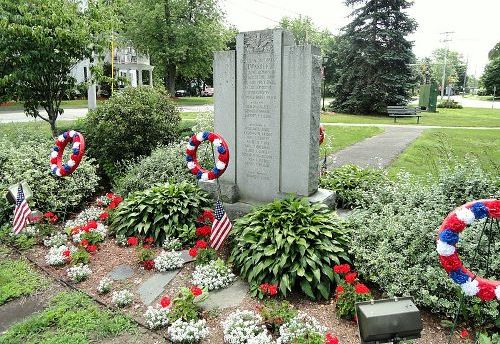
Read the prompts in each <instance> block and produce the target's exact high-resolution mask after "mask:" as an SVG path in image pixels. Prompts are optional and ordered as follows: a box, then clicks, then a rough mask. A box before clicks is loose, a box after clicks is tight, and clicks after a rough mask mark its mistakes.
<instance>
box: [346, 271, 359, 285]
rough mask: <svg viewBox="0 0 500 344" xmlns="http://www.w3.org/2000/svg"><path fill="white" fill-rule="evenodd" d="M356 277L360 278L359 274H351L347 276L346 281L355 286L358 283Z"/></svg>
mask: <svg viewBox="0 0 500 344" xmlns="http://www.w3.org/2000/svg"><path fill="white" fill-rule="evenodd" d="M356 277H358V273H357V272H349V273H348V274H347V275H345V281H346V282H347V283H349V284H353V283H354V282H355V281H356Z"/></svg>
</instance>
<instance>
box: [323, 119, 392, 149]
mask: <svg viewBox="0 0 500 344" xmlns="http://www.w3.org/2000/svg"><path fill="white" fill-rule="evenodd" d="M325 131H326V133H325V134H326V136H325V141H324V142H323V144H322V145H321V155H322V156H323V155H324V154H325V153H326V154H331V153H334V152H336V151H339V150H341V149H343V148H345V147H347V146H350V145H352V144H354V143H356V142H358V141H361V140H364V139H366V138H368V137H372V136H374V135H377V134H380V133H382V132H383V131H384V129H382V128H379V127H348V126H325Z"/></svg>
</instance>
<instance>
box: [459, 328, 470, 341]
mask: <svg viewBox="0 0 500 344" xmlns="http://www.w3.org/2000/svg"><path fill="white" fill-rule="evenodd" d="M467 337H469V331H467V330H465V329H463V330H462V331H461V332H460V338H463V339H465V338H467Z"/></svg>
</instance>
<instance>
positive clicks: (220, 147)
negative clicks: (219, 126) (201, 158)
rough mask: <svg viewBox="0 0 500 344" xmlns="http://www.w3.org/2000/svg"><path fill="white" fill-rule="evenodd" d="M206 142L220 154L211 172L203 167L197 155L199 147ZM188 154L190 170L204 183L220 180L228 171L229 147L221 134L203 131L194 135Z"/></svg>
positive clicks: (189, 143) (190, 141)
mask: <svg viewBox="0 0 500 344" xmlns="http://www.w3.org/2000/svg"><path fill="white" fill-rule="evenodd" d="M204 141H210V142H211V143H212V144H213V145H214V146H215V149H216V150H217V153H218V157H217V160H216V163H215V166H214V167H213V168H212V169H211V170H206V169H204V168H203V167H201V166H200V164H199V162H198V157H197V155H196V153H197V151H198V147H199V145H200V144H201V143H202V142H204ZM186 154H187V155H186V161H187V166H188V168H189V170H190V171H191V173H192V174H194V175H196V178H198V179H201V180H203V181H207V180H214V179H217V178H219V177H220V176H221V175H222V174H223V173H224V172H225V171H226V168H227V165H228V163H229V147H228V145H227V142H226V141H225V140H224V138H223V137H222V136H221V135H220V134H217V133H212V132H209V131H203V132H199V133H198V134H195V135H193V136H192V137H191V138H190V139H189V142H188V144H187V149H186Z"/></svg>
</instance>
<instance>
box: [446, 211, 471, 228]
mask: <svg viewBox="0 0 500 344" xmlns="http://www.w3.org/2000/svg"><path fill="white" fill-rule="evenodd" d="M465 226H466V224H465V222H463V221H462V220H459V219H458V217H457V214H455V213H453V214H451V215H448V217H447V218H446V219H445V220H444V228H448V229H451V230H452V231H454V232H461V231H463V230H464V228H465Z"/></svg>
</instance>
